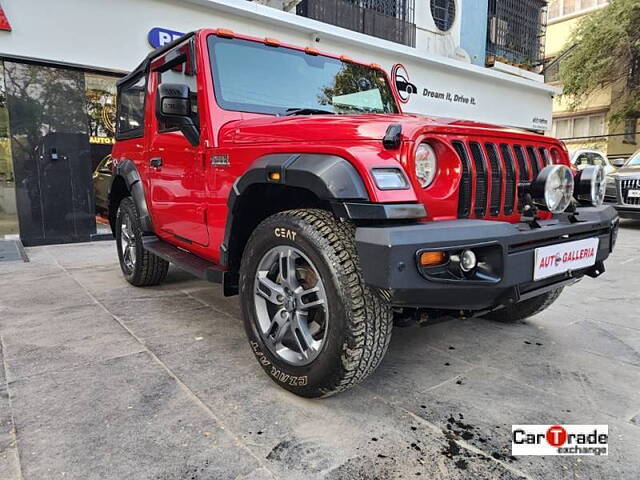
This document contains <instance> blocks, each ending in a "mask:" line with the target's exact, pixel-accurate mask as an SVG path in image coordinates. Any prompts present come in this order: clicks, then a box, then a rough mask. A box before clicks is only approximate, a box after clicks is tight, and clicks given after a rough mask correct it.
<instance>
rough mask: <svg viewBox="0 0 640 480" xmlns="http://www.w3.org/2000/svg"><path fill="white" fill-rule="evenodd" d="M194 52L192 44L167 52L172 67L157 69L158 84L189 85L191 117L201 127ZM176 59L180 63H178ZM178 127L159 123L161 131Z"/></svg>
mask: <svg viewBox="0 0 640 480" xmlns="http://www.w3.org/2000/svg"><path fill="white" fill-rule="evenodd" d="M192 52H193V50H192V49H191V45H190V44H185V45H182V46H180V47H177V48H176V50H174V51H172V52H169V53H167V55H166V56H165V57H164V61H165V62H166V64H167V65H170V68H162V67H160V68H158V69H157V72H158V84H162V83H179V84H182V85H187V86H188V87H189V91H190V92H191V118H192V119H193V122H194V123H195V124H196V127H200V118H199V115H198V84H197V81H196V78H197V77H196V71H195V67H194V64H195V63H194V62H195V59H194V58H193V54H192ZM176 60H177V61H178V62H179V63H176ZM180 60H181V61H180ZM176 127H177V126H176V125H172V124H169V123H164V122H160V123H159V124H158V131H159V132H160V133H162V132H170V131H174V130H175V129H176Z"/></svg>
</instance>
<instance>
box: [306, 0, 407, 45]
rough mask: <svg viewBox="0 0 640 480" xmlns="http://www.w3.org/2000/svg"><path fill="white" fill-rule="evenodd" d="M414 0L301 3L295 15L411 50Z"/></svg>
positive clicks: (325, 0) (308, 1)
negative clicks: (400, 45) (399, 44)
mask: <svg viewBox="0 0 640 480" xmlns="http://www.w3.org/2000/svg"><path fill="white" fill-rule="evenodd" d="M414 10H415V0H302V2H300V3H299V4H298V5H297V6H296V14H297V15H300V16H303V17H307V18H312V19H314V20H318V21H320V22H325V23H329V24H331V25H335V26H337V27H342V28H347V29H349V30H352V31H354V32H360V33H364V34H367V35H371V36H373V37H378V38H382V39H384V40H389V41H391V42H395V43H401V44H403V45H408V46H410V47H415V46H416V26H415V24H414Z"/></svg>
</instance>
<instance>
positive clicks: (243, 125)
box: [220, 114, 557, 144]
mask: <svg viewBox="0 0 640 480" xmlns="http://www.w3.org/2000/svg"><path fill="white" fill-rule="evenodd" d="M391 124H401V125H402V134H403V136H404V137H405V138H408V139H414V138H416V137H417V136H418V135H419V134H421V133H424V132H429V133H443V134H451V135H484V136H496V137H500V138H507V137H508V138H518V139H528V141H535V142H541V143H556V142H557V141H556V140H555V139H553V138H551V137H545V136H543V135H538V134H535V133H531V132H527V131H525V130H518V129H511V128H505V127H499V126H496V125H490V124H486V123H478V122H470V121H463V120H456V119H450V118H442V117H427V116H422V115H408V114H394V115H392V114H389V115H385V114H375V115H373V114H366V115H297V116H290V117H274V116H261V117H258V118H253V119H246V120H236V121H232V122H230V123H228V124H227V125H225V126H224V127H223V129H222V131H221V132H220V133H221V138H222V139H223V142H225V143H226V142H229V143H233V144H246V143H327V142H332V141H335V142H339V141H372V140H382V137H384V134H385V132H386V131H387V128H388V127H389V125H391ZM532 137H534V138H532Z"/></svg>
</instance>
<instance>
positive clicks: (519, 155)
mask: <svg viewBox="0 0 640 480" xmlns="http://www.w3.org/2000/svg"><path fill="white" fill-rule="evenodd" d="M513 150H514V152H516V159H517V160H518V171H519V172H520V183H526V182H529V181H531V180H530V178H529V169H528V168H527V159H526V158H525V157H524V151H523V150H522V147H521V146H520V145H514V146H513ZM523 207H524V198H522V196H518V212H522V209H523Z"/></svg>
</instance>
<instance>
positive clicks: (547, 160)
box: [539, 147, 551, 167]
mask: <svg viewBox="0 0 640 480" xmlns="http://www.w3.org/2000/svg"><path fill="white" fill-rule="evenodd" d="M539 151H540V157H541V158H542V163H543V164H544V166H545V167H547V166H549V165H551V155H549V150H547V149H546V148H544V147H540V149H539Z"/></svg>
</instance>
